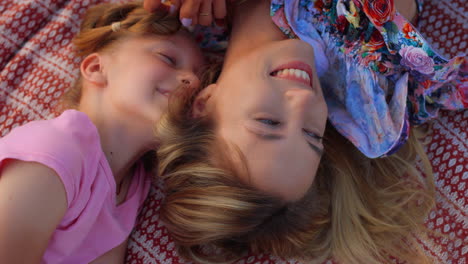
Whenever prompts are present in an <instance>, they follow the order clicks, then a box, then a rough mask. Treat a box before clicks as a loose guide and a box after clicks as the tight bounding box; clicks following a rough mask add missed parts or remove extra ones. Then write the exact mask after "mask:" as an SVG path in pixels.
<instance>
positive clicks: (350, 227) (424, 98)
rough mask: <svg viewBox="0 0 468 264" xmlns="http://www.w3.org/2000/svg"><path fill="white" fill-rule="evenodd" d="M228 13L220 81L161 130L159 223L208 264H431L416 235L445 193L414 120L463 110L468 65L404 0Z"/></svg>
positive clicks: (178, 104)
mask: <svg viewBox="0 0 468 264" xmlns="http://www.w3.org/2000/svg"><path fill="white" fill-rule="evenodd" d="M379 4H383V5H379ZM202 6H203V5H202ZM229 10H230V11H232V12H233V16H232V21H230V22H232V28H231V39H230V43H229V48H228V51H227V54H226V58H225V61H224V65H223V69H222V71H221V73H220V75H219V77H218V78H216V77H215V78H213V81H216V83H214V84H211V85H208V86H207V87H206V88H204V89H203V90H201V91H200V92H199V93H195V94H194V93H192V94H189V95H187V96H186V97H185V98H183V99H181V98H173V99H174V101H173V102H174V104H172V102H171V104H170V107H169V110H170V111H169V114H168V115H167V116H165V118H163V119H162V122H161V124H160V126H159V127H158V130H157V131H158V134H159V135H160V136H161V141H162V145H161V146H160V148H159V149H158V157H159V158H160V164H159V168H158V169H159V173H160V175H161V176H162V177H163V178H164V183H165V192H166V198H165V201H164V204H163V206H162V209H161V217H162V219H163V221H164V223H165V224H166V226H167V228H168V229H169V231H170V232H171V233H172V236H173V238H174V239H175V241H176V242H177V244H178V247H179V253H180V254H181V255H182V256H184V257H186V258H187V259H190V260H193V261H196V262H201V263H206V262H213V263H219V262H221V261H226V260H228V261H232V260H235V259H237V258H239V257H240V256H242V255H243V254H244V253H246V252H248V251H250V252H251V253H254V254H257V253H270V254H274V255H277V256H281V257H286V258H288V257H292V258H299V259H306V260H311V259H314V260H317V261H318V260H321V259H324V258H328V257H334V258H335V259H337V260H340V261H342V262H343V263H391V262H392V261H391V259H390V258H389V256H397V257H399V258H401V259H402V260H406V261H408V263H424V262H426V261H427V260H426V259H425V257H424V256H423V254H421V253H420V251H418V249H417V246H415V243H414V242H415V241H413V238H412V236H411V233H412V232H417V231H418V230H420V229H421V224H422V221H423V219H424V216H425V214H426V213H427V211H428V209H429V208H431V206H432V204H433V193H434V186H433V178H432V175H431V170H430V167H429V165H428V162H427V157H426V156H425V154H424V153H423V151H422V148H421V146H420V144H419V142H418V141H417V139H416V130H415V129H413V130H412V131H411V132H412V133H409V132H410V131H409V130H410V127H409V121H411V122H413V124H420V123H422V122H423V121H425V120H427V119H429V118H431V117H434V116H436V115H437V110H438V109H439V108H447V109H457V108H463V107H465V106H466V105H463V103H466V94H463V91H462V90H461V87H462V85H463V83H461V82H460V80H461V78H460V75H458V74H459V71H460V74H461V69H462V68H463V67H462V63H465V62H464V58H455V59H454V60H452V61H450V62H447V61H445V60H444V59H443V58H441V57H439V56H438V55H437V54H435V53H434V52H433V51H432V50H431V49H430V47H429V46H428V45H427V43H426V42H425V41H424V40H423V39H422V38H421V36H420V35H419V34H418V33H417V32H416V31H415V30H414V29H413V27H412V26H411V25H410V24H409V23H407V21H406V20H405V19H404V18H403V17H402V16H400V15H399V14H398V13H396V12H395V7H394V5H393V1H385V0H382V1H341V0H340V1H304V0H303V1H273V2H272V3H271V5H270V2H269V1H265V0H262V1H238V4H237V5H234V6H233V7H232V9H229ZM199 11H200V10H199ZM269 11H270V12H269ZM270 14H271V16H272V18H273V21H274V23H272V21H271V17H270ZM199 15H200V16H204V15H205V12H204V11H203V12H202V11H200V12H199ZM275 24H276V25H275ZM299 39H301V40H304V41H307V42H308V44H307V43H306V42H304V41H301V40H299ZM309 44H310V45H309ZM327 106H328V107H327ZM327 109H328V110H327ZM327 116H328V120H329V122H330V123H329V124H326V123H327ZM337 131H338V132H340V133H337ZM408 137H409V138H408ZM345 138H346V139H345ZM405 142H406V143H405ZM404 143H405V144H404ZM353 144H354V146H353ZM416 154H418V155H419V156H420V157H421V159H422V160H423V163H424V165H425V173H426V177H425V178H424V177H421V175H420V173H419V172H418V171H417V170H416V169H415V167H414V160H415V156H416ZM377 157H378V159H370V158H377ZM213 247H214V248H217V249H218V251H216V252H217V254H213V252H212V251H210V250H208V251H207V250H206V249H207V248H208V249H212V248H213Z"/></svg>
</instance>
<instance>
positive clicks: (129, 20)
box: [73, 2, 180, 56]
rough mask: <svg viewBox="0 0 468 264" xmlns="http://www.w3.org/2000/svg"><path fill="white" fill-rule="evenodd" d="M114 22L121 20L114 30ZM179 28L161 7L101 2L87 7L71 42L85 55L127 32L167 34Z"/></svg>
mask: <svg viewBox="0 0 468 264" xmlns="http://www.w3.org/2000/svg"><path fill="white" fill-rule="evenodd" d="M116 22H120V23H121V24H120V30H118V31H117V32H114V31H113V30H112V24H113V23H116ZM179 29H180V22H179V21H178V19H177V17H176V16H174V15H171V14H168V13H167V12H164V11H157V12H155V13H149V12H148V11H146V10H145V9H143V6H142V4H141V3H135V2H132V3H124V4H101V5H97V6H94V7H92V8H90V9H89V10H88V12H87V14H86V16H85V18H84V20H83V23H82V24H81V28H80V33H79V34H78V35H77V36H76V37H75V38H74V40H73V44H74V45H75V46H76V48H77V50H78V55H80V56H85V55H88V54H91V53H93V52H96V51H99V50H102V49H103V48H105V47H107V46H108V45H109V44H111V43H113V42H114V41H116V40H118V39H120V38H122V37H123V36H124V35H125V34H126V33H127V32H133V33H137V34H142V35H144V34H155V35H170V34H174V33H176V32H177V31H178V30H179ZM125 31H126V32H125Z"/></svg>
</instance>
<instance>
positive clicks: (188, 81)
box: [178, 71, 200, 88]
mask: <svg viewBox="0 0 468 264" xmlns="http://www.w3.org/2000/svg"><path fill="white" fill-rule="evenodd" d="M178 79H179V81H180V83H181V84H182V85H183V86H188V87H190V88H197V87H198V86H200V79H199V78H198V76H197V75H196V74H195V73H193V72H190V71H184V72H182V73H181V74H180V75H179V78H178Z"/></svg>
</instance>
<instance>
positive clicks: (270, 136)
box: [247, 129, 323, 157]
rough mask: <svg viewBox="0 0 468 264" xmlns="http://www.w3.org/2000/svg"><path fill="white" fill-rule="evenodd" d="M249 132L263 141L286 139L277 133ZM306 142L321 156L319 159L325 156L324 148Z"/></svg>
mask: <svg viewBox="0 0 468 264" xmlns="http://www.w3.org/2000/svg"><path fill="white" fill-rule="evenodd" d="M247 131H249V132H250V133H252V134H254V135H255V136H257V137H258V138H259V139H262V140H269V141H272V140H280V139H283V138H284V136H283V135H279V134H275V133H268V132H267V133H260V132H258V131H254V130H250V129H247ZM306 142H307V145H309V147H310V148H311V149H312V151H314V152H315V153H317V155H319V157H321V156H322V155H323V148H320V147H317V146H315V145H314V144H312V143H309V142H308V141H307V140H306Z"/></svg>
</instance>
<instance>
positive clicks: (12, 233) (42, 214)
mask: <svg viewBox="0 0 468 264" xmlns="http://www.w3.org/2000/svg"><path fill="white" fill-rule="evenodd" d="M66 208H67V201H66V193H65V190H64V187H63V185H62V183H61V181H60V179H59V178H58V177H57V175H56V173H55V172H54V171H53V170H52V169H50V168H48V167H47V166H44V165H42V164H39V163H35V162H24V161H17V160H7V161H5V162H3V166H2V174H1V181H0V240H1V241H8V243H3V244H2V243H0V244H1V246H0V262H2V263H38V261H40V258H41V256H42V254H43V252H44V251H45V248H46V247H47V244H48V241H49V239H50V236H51V234H52V233H53V231H54V230H55V228H56V226H57V225H58V224H59V222H60V221H61V219H62V217H63V216H64V214H65V212H66ZM2 227H3V228H2Z"/></svg>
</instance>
